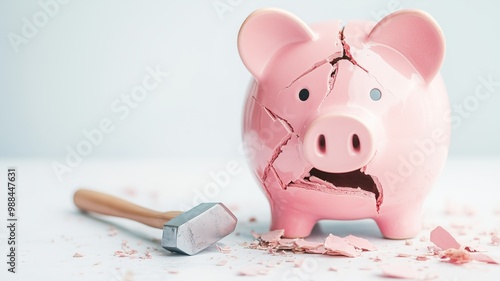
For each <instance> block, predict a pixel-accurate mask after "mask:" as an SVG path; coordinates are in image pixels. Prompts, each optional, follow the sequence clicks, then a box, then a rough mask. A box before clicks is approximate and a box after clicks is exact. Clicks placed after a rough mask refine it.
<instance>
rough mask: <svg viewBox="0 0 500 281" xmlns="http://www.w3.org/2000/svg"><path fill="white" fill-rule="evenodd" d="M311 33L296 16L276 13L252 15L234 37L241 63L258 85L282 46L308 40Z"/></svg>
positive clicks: (263, 10) (264, 12)
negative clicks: (236, 36)
mask: <svg viewBox="0 0 500 281" xmlns="http://www.w3.org/2000/svg"><path fill="white" fill-rule="evenodd" d="M313 38H314V35H313V32H312V30H311V29H310V28H309V27H308V26H307V25H306V24H305V23H304V22H302V21H301V20H300V19H299V18H297V17H296V16H294V15H292V14H290V13H288V12H286V11H282V10H277V9H261V10H257V11H255V12H253V13H252V14H251V15H250V16H248V18H247V19H246V20H245V22H243V24H242V26H241V28H240V32H239V34H238V51H239V53H240V57H241V60H242V61H243V63H244V64H245V66H246V67H247V69H248V70H249V71H250V73H252V75H253V76H254V78H255V79H257V81H259V80H260V79H261V78H262V74H263V72H264V69H265V67H266V66H267V64H268V63H269V61H270V60H271V58H272V57H273V56H274V55H275V54H276V52H278V51H279V50H280V49H281V48H283V47H284V46H286V45H289V44H292V43H297V42H304V41H308V40H312V39H313Z"/></svg>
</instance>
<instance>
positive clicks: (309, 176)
mask: <svg viewBox="0 0 500 281" xmlns="http://www.w3.org/2000/svg"><path fill="white" fill-rule="evenodd" d="M338 36H339V37H338V38H339V39H340V42H341V44H342V52H336V53H334V54H332V55H330V56H328V57H327V58H326V59H323V60H321V61H318V62H316V63H314V64H313V65H312V66H311V67H310V68H309V69H307V70H306V71H305V72H303V73H302V74H300V75H299V76H298V77H297V78H295V79H293V80H292V81H291V82H290V83H289V84H288V85H287V86H286V87H285V88H283V89H282V90H281V91H283V90H285V89H288V88H290V87H291V86H292V85H293V84H294V83H295V82H297V81H298V80H299V79H301V78H302V77H304V76H305V75H307V74H309V73H311V72H312V71H314V70H315V69H317V68H318V67H320V66H323V65H324V64H326V63H329V64H330V65H331V67H332V69H331V71H330V73H329V77H328V90H327V92H326V94H325V96H324V98H323V99H322V101H321V102H320V104H319V105H318V109H319V108H321V105H322V104H323V102H324V101H325V100H326V99H327V97H328V96H329V95H330V94H331V93H332V92H333V89H334V86H335V82H336V79H337V75H338V71H339V68H338V62H339V61H340V60H347V61H349V62H351V63H352V64H353V65H355V66H357V67H359V68H360V69H362V70H363V71H365V72H366V73H368V74H370V73H369V72H368V71H367V70H366V69H365V68H364V67H362V66H360V65H359V64H358V63H357V62H356V60H355V59H354V58H353V57H352V55H351V52H350V47H349V45H348V44H347V43H346V42H345V37H344V29H342V30H341V31H340V32H339V34H338ZM281 91H280V93H281ZM254 99H255V98H254ZM255 102H257V103H258V104H259V105H260V106H261V107H262V108H263V109H264V110H265V111H266V112H267V114H268V115H269V116H270V117H271V118H272V119H273V120H278V121H280V123H281V124H282V125H283V127H284V128H285V129H286V130H287V132H288V134H287V135H286V136H284V138H283V139H282V140H281V141H280V143H279V144H278V145H277V146H276V147H275V148H274V150H273V154H272V157H271V159H270V160H269V161H268V162H267V165H266V167H265V169H264V172H263V175H262V182H263V183H264V186H265V187H266V189H269V188H270V187H269V186H267V184H266V180H267V178H268V177H269V173H273V174H274V176H275V178H276V180H277V181H278V184H279V186H280V187H281V188H282V189H283V190H287V188H288V187H298V188H303V189H307V190H314V191H320V192H324V193H328V194H339V195H350V196H359V197H366V198H373V199H374V200H375V201H376V210H377V213H378V212H379V210H380V206H381V204H382V202H383V192H382V186H381V184H380V182H379V180H378V178H377V177H375V176H373V175H369V174H367V173H366V172H365V171H366V166H364V167H360V168H359V169H357V170H354V171H350V172H346V173H328V172H324V171H321V170H318V169H316V168H314V167H312V166H309V167H306V168H305V170H304V172H303V174H302V176H300V177H299V178H298V179H296V180H294V181H290V182H288V183H286V184H285V183H284V182H283V180H282V179H281V177H280V173H279V172H278V170H276V167H275V166H274V163H275V162H276V160H277V159H278V157H279V156H280V155H281V153H282V152H283V148H284V147H285V146H286V145H288V143H289V142H290V140H291V139H292V137H293V136H294V135H295V136H297V137H299V136H298V135H297V134H296V133H295V130H294V128H293V127H292V125H291V124H290V122H288V120H286V119H285V118H282V117H281V116H279V115H278V114H276V113H275V112H273V111H272V110H271V109H269V108H267V107H266V106H264V105H262V104H261V103H259V102H258V101H257V99H255Z"/></svg>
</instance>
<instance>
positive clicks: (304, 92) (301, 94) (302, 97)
mask: <svg viewBox="0 0 500 281" xmlns="http://www.w3.org/2000/svg"><path fill="white" fill-rule="evenodd" d="M308 98H309V90H308V89H302V90H300V92H299V99H300V100H301V101H306V100H307V99H308Z"/></svg>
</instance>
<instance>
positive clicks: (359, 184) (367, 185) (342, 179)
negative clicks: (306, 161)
mask: <svg viewBox="0 0 500 281" xmlns="http://www.w3.org/2000/svg"><path fill="white" fill-rule="evenodd" d="M309 175H310V176H311V177H313V176H314V177H317V178H319V179H321V180H324V181H326V182H329V183H331V184H333V185H334V186H337V187H350V188H354V189H357V188H361V189H362V190H365V191H368V192H372V193H374V194H375V199H378V197H379V190H378V188H377V185H376V184H375V182H374V181H373V178H372V177H371V176H370V175H367V174H365V173H363V172H361V170H360V169H358V170H355V171H351V172H347V173H328V172H323V171H320V170H318V169H316V168H312V169H311V171H310V172H309ZM305 179H306V180H309V177H307V178H305Z"/></svg>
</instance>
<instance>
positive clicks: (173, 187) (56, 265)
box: [0, 159, 500, 281]
mask: <svg viewBox="0 0 500 281" xmlns="http://www.w3.org/2000/svg"><path fill="white" fill-rule="evenodd" d="M230 161H235V163H236V164H237V165H239V166H240V167H241V171H240V172H239V173H236V174H234V175H232V176H231V177H230V183H229V184H228V185H227V186H225V187H220V190H219V192H218V193H216V194H207V193H203V187H204V186H205V185H206V184H208V183H210V182H212V181H213V180H212V178H211V177H210V172H218V171H222V170H225V169H226V165H227V163H228V162H230ZM50 162H51V161H50V160H26V159H25V160H20V159H11V160H6V159H3V160H0V186H4V189H3V190H1V191H0V206H1V209H0V218H2V220H4V223H2V227H1V228H0V240H1V241H0V242H1V244H0V245H1V246H0V256H1V257H2V258H1V260H2V263H1V264H2V265H1V266H0V272H1V273H0V280H106V281H109V280H127V281H129V280H195V279H202V280H216V279H217V280H218V279H221V280H238V279H240V280H246V279H255V280H370V279H374V280H381V279H385V278H384V277H383V276H382V271H381V269H380V265H381V264H394V263H397V264H407V265H410V266H412V267H414V268H415V269H417V270H420V272H421V273H422V275H421V276H422V278H423V277H434V279H433V280H500V279H499V278H500V265H493V264H484V263H479V262H471V263H468V264H465V265H461V266H459V265H454V264H450V263H447V262H444V261H441V260H439V259H438V258H436V257H429V260H427V261H417V260H416V256H419V255H425V254H426V253H428V250H427V246H429V245H431V243H430V242H429V241H428V237H429V232H430V230H431V229H432V228H434V227H435V226H437V225H441V226H443V227H445V228H446V229H448V230H449V231H450V232H451V233H452V234H454V235H455V236H456V237H457V239H458V240H459V241H461V242H464V243H465V244H469V245H474V246H476V247H478V248H479V249H481V250H485V251H486V253H487V254H489V255H493V256H497V257H500V246H495V245H492V244H491V241H490V233H491V232H496V233H500V177H499V176H498V175H499V174H500V172H499V170H500V169H499V168H500V159H462V160H456V159H450V160H448V162H447V165H446V168H445V170H444V172H443V174H442V176H441V178H440V179H439V181H438V182H437V183H436V186H435V188H434V189H433V192H432V193H431V195H430V196H429V197H428V199H427V201H426V207H425V212H424V229H423V230H422V232H421V234H420V235H418V236H417V237H416V238H414V239H412V240H411V241H412V245H405V241H400V240H386V239H383V238H381V234H380V232H379V230H378V228H377V227H376V225H375V223H374V222H372V221H370V220H362V221H348V222H340V221H322V222H320V223H319V224H318V225H317V226H316V228H315V229H314V230H313V234H312V236H311V238H310V239H311V240H318V239H321V238H324V237H326V236H327V235H328V234H329V233H333V234H335V235H338V236H346V235H348V234H353V235H357V236H360V237H364V238H366V239H368V240H370V241H371V242H372V243H373V244H375V245H376V246H377V247H378V250H377V251H374V252H363V253H362V255H361V256H360V257H357V258H347V257H332V256H322V255H312V254H293V253H289V254H288V255H286V256H282V255H276V256H275V255H271V254H269V253H267V252H266V251H261V250H254V249H247V248H245V247H243V246H241V243H243V242H251V241H252V240H253V238H252V236H251V231H252V230H253V231H255V232H265V231H267V230H268V228H269V223H270V212H269V207H268V203H267V200H266V198H265V197H264V194H263V193H262V192H261V190H260V188H259V186H258V185H257V183H256V182H255V180H254V179H253V178H252V176H251V174H250V172H249V169H248V167H247V166H246V163H245V161H244V159H232V160H231V159H224V160H210V159H205V160H200V159H195V160H182V161H177V160H141V161H132V160H123V161H118V160H114V161H102V160H101V161H97V160H89V159H86V160H85V161H84V162H83V163H82V164H81V165H80V166H79V167H77V168H75V170H74V171H73V172H72V173H70V174H67V175H66V176H65V178H64V181H62V182H59V181H58V180H57V178H56V176H55V174H54V172H53V171H52V169H51V166H50ZM9 166H15V167H17V169H18V183H17V185H18V187H17V203H18V217H19V221H18V233H17V239H18V248H19V250H18V261H19V262H18V266H17V271H18V273H17V274H10V273H8V272H7V265H6V263H5V262H4V261H6V255H7V253H6V250H7V242H6V235H7V229H6V227H5V226H4V224H6V223H7V221H6V217H7V213H6V193H7V191H6V182H7V179H6V173H7V172H6V171H7V167H9ZM4 183H5V184H4ZM79 187H87V188H92V189H98V190H100V191H104V192H107V193H110V194H113V195H117V196H120V197H122V198H124V199H128V200H130V201H132V202H134V203H138V204H141V205H144V206H147V207H149V208H151V209H156V210H162V211H167V210H172V209H185V208H188V207H189V206H192V204H193V198H194V197H193V196H194V195H195V194H198V193H196V191H198V192H201V194H205V195H204V196H205V197H207V198H208V197H210V196H211V198H208V199H210V200H211V201H221V202H224V203H225V204H226V205H227V206H228V207H229V208H230V209H231V210H233V212H234V214H235V215H236V216H237V217H238V219H239V223H238V226H237V228H236V231H235V232H234V233H233V234H231V235H230V236H228V237H226V238H224V239H223V240H221V241H220V242H219V243H218V245H220V246H221V247H224V246H228V247H230V249H231V251H230V253H222V252H220V251H219V250H218V249H217V248H216V247H215V246H212V247H210V248H208V249H207V250H205V251H203V252H201V253H200V254H198V255H195V256H183V255H178V254H172V253H169V252H168V251H166V250H164V249H163V248H161V246H160V244H159V239H160V238H161V233H162V231H161V230H158V229H152V228H149V227H147V226H143V225H141V224H139V223H136V222H133V221H128V220H125V219H119V218H110V217H104V216H89V215H85V214H82V213H80V212H79V211H78V210H77V209H76V208H75V206H74V205H73V203H72V195H73V193H74V191H75V190H76V189H77V188H79ZM251 218H255V221H254V222H251V221H250V219H251ZM421 240H424V241H421ZM123 241H126V242H127V244H128V245H129V246H130V248H131V249H135V250H137V251H138V253H137V255H136V256H135V258H131V257H118V256H115V251H117V250H121V248H122V247H121V244H122V242H123ZM148 251H149V252H150V255H151V258H150V259H143V258H144V257H146V252H148ZM75 253H78V254H80V255H82V257H73V256H74V255H75ZM399 253H405V254H409V255H410V256H409V257H397V255H398V254H399ZM375 257H378V258H380V260H381V261H379V262H375V261H374V259H375ZM223 263H225V264H223ZM221 264H223V265H221ZM249 267H250V268H256V269H257V270H260V271H261V272H262V273H264V272H266V271H267V273H265V274H262V275H257V276H240V275H239V272H240V271H241V270H242V269H245V268H249ZM330 267H333V268H335V269H336V271H332V270H329V268H330ZM5 277H7V278H5Z"/></svg>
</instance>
